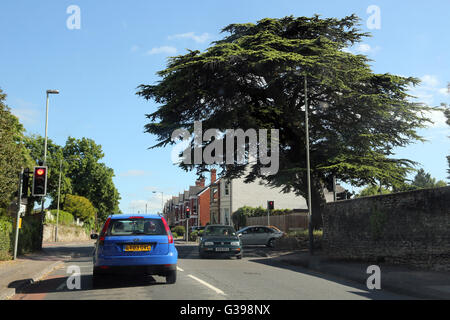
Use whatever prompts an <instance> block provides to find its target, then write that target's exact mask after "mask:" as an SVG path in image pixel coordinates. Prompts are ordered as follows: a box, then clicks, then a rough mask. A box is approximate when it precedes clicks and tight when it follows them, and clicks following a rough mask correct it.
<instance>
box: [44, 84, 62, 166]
mask: <svg viewBox="0 0 450 320" xmlns="http://www.w3.org/2000/svg"><path fill="white" fill-rule="evenodd" d="M51 94H59V91H58V90H47V103H46V104H45V142H44V165H46V161H47V129H48V100H49V95H51Z"/></svg>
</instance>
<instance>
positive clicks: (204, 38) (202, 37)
mask: <svg viewBox="0 0 450 320" xmlns="http://www.w3.org/2000/svg"><path fill="white" fill-rule="evenodd" d="M168 38H169V40H173V39H192V40H194V41H195V42H197V43H204V42H206V41H207V40H208V39H211V38H212V36H211V35H210V34H209V33H207V32H204V33H202V34H201V35H196V34H195V33H194V32H186V33H180V34H175V35H173V36H169V37H168Z"/></svg>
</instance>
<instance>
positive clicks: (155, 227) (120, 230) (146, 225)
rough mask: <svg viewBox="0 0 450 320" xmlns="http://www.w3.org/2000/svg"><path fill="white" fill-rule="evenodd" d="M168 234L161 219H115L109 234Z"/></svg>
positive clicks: (110, 226)
mask: <svg viewBox="0 0 450 320" xmlns="http://www.w3.org/2000/svg"><path fill="white" fill-rule="evenodd" d="M137 234H139V235H153V236H156V235H167V233H166V229H165V227H164V223H163V222H162V220H161V219H114V220H111V223H110V225H109V230H108V235H110V236H130V235H137Z"/></svg>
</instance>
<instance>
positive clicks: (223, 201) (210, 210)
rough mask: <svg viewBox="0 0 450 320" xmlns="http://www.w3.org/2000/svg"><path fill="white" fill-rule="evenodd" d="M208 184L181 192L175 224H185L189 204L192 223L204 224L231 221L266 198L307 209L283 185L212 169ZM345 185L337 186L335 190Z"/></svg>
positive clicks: (328, 196)
mask: <svg viewBox="0 0 450 320" xmlns="http://www.w3.org/2000/svg"><path fill="white" fill-rule="evenodd" d="M210 172H211V176H210V183H209V185H207V186H205V179H204V178H201V179H199V180H197V181H196V183H195V186H190V187H189V190H186V191H184V192H183V193H180V194H179V196H178V206H173V205H172V207H171V208H172V209H171V210H172V211H174V212H175V213H174V214H172V215H174V216H175V217H176V218H175V224H176V225H184V226H186V208H187V207H189V209H190V211H191V217H190V219H189V221H188V225H189V226H197V225H198V226H205V225H206V224H207V223H211V224H216V223H221V224H227V225H231V224H232V217H231V216H232V213H233V212H235V211H236V210H238V209H239V208H241V207H244V206H250V207H263V208H266V207H267V201H274V208H275V209H291V210H302V211H304V210H307V209H308V206H307V204H306V199H305V198H303V197H302V196H297V195H296V194H295V193H294V192H289V193H284V192H283V191H282V188H280V187H278V188H272V187H269V186H267V185H265V184H264V183H263V181H262V180H260V179H256V180H255V181H254V182H252V183H245V182H244V178H237V179H225V178H222V177H221V178H218V179H217V172H216V170H215V169H212V170H211V171H210ZM344 191H345V189H344V188H342V187H341V186H339V185H337V186H336V192H337V193H342V192H344ZM324 194H325V199H326V201H327V202H331V201H334V195H333V192H332V191H328V190H327V189H325V190H324Z"/></svg>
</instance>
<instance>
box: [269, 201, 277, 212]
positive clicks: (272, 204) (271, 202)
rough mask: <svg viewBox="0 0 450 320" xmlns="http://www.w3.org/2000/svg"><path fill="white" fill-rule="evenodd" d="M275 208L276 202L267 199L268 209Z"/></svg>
mask: <svg viewBox="0 0 450 320" xmlns="http://www.w3.org/2000/svg"><path fill="white" fill-rule="evenodd" d="M274 208H275V203H274V202H273V201H267V209H269V210H273V209H274Z"/></svg>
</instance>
